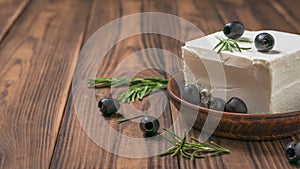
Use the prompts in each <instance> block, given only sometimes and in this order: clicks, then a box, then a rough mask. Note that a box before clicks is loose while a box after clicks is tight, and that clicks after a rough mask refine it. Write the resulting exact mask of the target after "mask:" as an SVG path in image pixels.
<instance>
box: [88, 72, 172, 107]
mask: <svg viewBox="0 0 300 169" xmlns="http://www.w3.org/2000/svg"><path fill="white" fill-rule="evenodd" d="M88 84H89V87H90V88H104V87H121V86H129V89H128V90H127V91H126V92H124V93H122V94H121V95H120V96H118V97H117V99H118V100H119V101H121V102H123V103H129V102H130V101H131V102H135V100H136V98H138V99H139V100H142V99H143V98H144V97H146V96H148V95H149V94H150V93H152V92H155V91H157V90H160V89H165V88H167V84H168V80H166V79H161V78H155V77H153V78H91V79H89V80H88Z"/></svg>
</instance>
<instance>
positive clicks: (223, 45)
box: [213, 38, 252, 54]
mask: <svg viewBox="0 0 300 169" xmlns="http://www.w3.org/2000/svg"><path fill="white" fill-rule="evenodd" d="M217 39H219V43H218V44H217V45H216V46H215V47H214V48H213V50H215V49H217V48H219V50H218V52H217V53H218V54H219V53H220V52H221V51H222V50H223V51H230V52H233V49H235V50H238V51H239V52H242V50H250V49H251V48H247V47H240V46H239V44H238V43H237V42H246V43H252V41H251V40H249V39H245V38H240V39H238V40H234V39H230V38H227V39H220V38H217Z"/></svg>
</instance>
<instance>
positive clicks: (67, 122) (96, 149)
mask: <svg viewBox="0 0 300 169" xmlns="http://www.w3.org/2000/svg"><path fill="white" fill-rule="evenodd" d="M92 7H93V8H92V9H91V13H90V15H91V16H92V17H91V18H90V22H89V26H88V32H87V34H88V35H91V32H93V31H95V30H96V29H98V28H100V27H101V26H103V25H104V24H106V23H107V22H109V21H111V20H113V19H116V18H117V17H120V16H122V15H128V14H132V13H134V12H138V11H140V9H141V8H142V3H139V1H123V2H122V3H120V2H119V1H106V2H104V1H103V2H100V1H94V3H93V5H92ZM99 9H100V10H99ZM116 9H120V10H117V11H115V10H116ZM111 10H114V12H113V13H110V11H111ZM103 12H105V13H106V14H107V15H106V18H105V19H103V18H102V17H99V16H101V14H102V13H103ZM99 21H100V22H99ZM136 26H138V24H137V25H136ZM114 35H115V36H114V37H111V38H112V39H114V38H118V34H114ZM151 38H152V37H151V35H149V36H142V35H138V36H134V37H131V38H128V39H125V40H123V41H121V42H120V43H118V44H117V45H116V46H115V47H114V48H112V49H111V50H110V51H109V53H108V54H107V55H106V56H105V59H104V60H103V62H102V63H101V66H100V67H99V70H98V73H97V76H99V77H111V76H112V74H113V73H114V72H115V71H116V67H117V66H118V65H119V64H120V62H122V61H123V60H126V59H129V58H128V57H129V55H130V54H132V53H134V52H135V51H138V50H141V49H142V48H146V47H155V46H156V45H155V43H154V42H153V41H152V40H151ZM112 58H113V59H112ZM143 58H145V57H143ZM157 62H159V60H151V57H149V58H148V59H146V60H140V59H138V58H137V59H136V60H134V61H132V62H131V63H127V64H126V65H125V66H126V71H134V70H141V71H139V72H138V74H137V75H136V76H137V77H144V76H158V77H161V76H164V74H161V73H160V72H157V71H154V70H151V69H147V70H142V67H141V66H140V64H141V63H145V64H148V65H151V64H157ZM137 63H140V64H137ZM113 65H114V66H113ZM125 75H126V74H125ZM96 92H97V93H96V100H97V101H99V100H100V99H101V98H103V97H108V96H110V90H109V89H101V90H97V91H96ZM82 104H83V105H85V106H88V105H89V103H82ZM151 104H157V105H158V104H160V103H159V100H157V101H156V102H151ZM132 106H133V107H135V109H139V110H147V109H148V108H149V106H155V105H149V102H148V101H147V99H146V100H143V102H139V103H136V104H134V105H132ZM123 111H124V112H127V111H126V109H125V110H123ZM120 113H123V112H120ZM153 113H155V112H149V114H150V115H151V114H152V115H153ZM129 116H130V115H129ZM118 118H120V116H114V117H112V118H107V119H106V122H107V123H108V124H109V125H110V126H111V127H113V128H114V129H115V130H116V131H118V132H119V133H120V134H122V135H126V136H128V137H135V138H141V137H143V136H142V133H141V132H140V130H139V128H138V124H137V123H136V122H126V123H122V124H118V123H117V122H116V119H118ZM170 119H171V117H170V110H169V109H168V106H167V108H166V110H165V112H163V113H162V114H161V115H160V116H159V120H160V125H161V127H169V126H170V124H171V122H172V121H171V120H170ZM98 132H99V134H100V133H106V134H107V135H109V134H110V133H109V132H108V131H105V129H103V130H101V131H98ZM160 132H161V131H160ZM103 140H106V141H105V142H106V143H107V144H109V143H111V142H113V143H114V144H115V145H119V144H122V143H121V142H119V141H117V140H109V139H108V137H105V136H104V137H103ZM140 144H141V145H140V148H142V149H147V148H151V149H155V148H156V147H147V143H146V141H143V139H142V138H141V143H140ZM128 146H130V145H128ZM136 151H137V150H136ZM95 157H96V158H95ZM95 159H97V160H95ZM50 168H107V169H113V168H124V169H125V168H151V169H152V168H178V166H177V160H176V158H175V159H172V158H170V157H158V156H155V157H149V158H137V159H135V158H129V157H124V156H118V155H116V154H113V153H110V152H107V151H106V150H105V149H102V148H101V147H100V146H98V145H97V144H96V143H94V142H93V141H92V140H91V139H90V138H89V137H88V136H87V135H86V133H85V131H84V130H83V129H82V127H81V126H80V123H79V121H78V120H77V117H76V113H75V110H74V108H73V106H72V100H71V98H69V102H68V109H66V113H65V116H64V121H63V124H62V127H61V130H60V134H59V138H58V142H57V146H56V149H55V152H54V156H53V160H52V163H51V166H50Z"/></svg>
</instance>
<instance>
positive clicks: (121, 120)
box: [117, 114, 145, 123]
mask: <svg viewBox="0 0 300 169" xmlns="http://www.w3.org/2000/svg"><path fill="white" fill-rule="evenodd" d="M143 116H145V115H144V114H140V115H137V116H133V117H130V118H123V119H119V120H117V122H119V123H123V122H126V121H129V120H133V119H137V118H140V117H143Z"/></svg>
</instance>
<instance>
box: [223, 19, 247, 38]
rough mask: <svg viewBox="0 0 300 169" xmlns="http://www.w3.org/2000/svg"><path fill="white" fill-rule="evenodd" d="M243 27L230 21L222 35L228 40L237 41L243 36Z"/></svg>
mask: <svg viewBox="0 0 300 169" xmlns="http://www.w3.org/2000/svg"><path fill="white" fill-rule="evenodd" d="M244 30H245V29H244V25H243V24H242V23H241V22H239V21H232V22H228V23H226V24H225V26H224V28H223V33H224V35H225V36H227V37H228V38H230V39H237V38H239V37H241V36H242V35H243V34H244Z"/></svg>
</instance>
